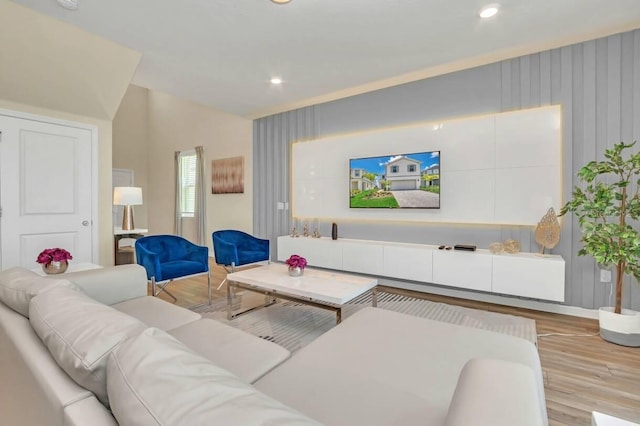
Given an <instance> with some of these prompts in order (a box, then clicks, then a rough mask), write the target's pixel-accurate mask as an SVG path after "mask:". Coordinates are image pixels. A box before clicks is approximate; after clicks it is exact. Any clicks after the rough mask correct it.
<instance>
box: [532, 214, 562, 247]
mask: <svg viewBox="0 0 640 426" xmlns="http://www.w3.org/2000/svg"><path fill="white" fill-rule="evenodd" d="M535 237H536V242H537V243H538V244H540V254H544V249H545V248H548V249H552V248H554V247H555V246H556V244H558V241H560V222H558V216H556V211H555V210H554V209H553V207H550V208H549V210H547V213H546V214H545V215H544V216H542V219H540V222H538V226H536V231H535Z"/></svg>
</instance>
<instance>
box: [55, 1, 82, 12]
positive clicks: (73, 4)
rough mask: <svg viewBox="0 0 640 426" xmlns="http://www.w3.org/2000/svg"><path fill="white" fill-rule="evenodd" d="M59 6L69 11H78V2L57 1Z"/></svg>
mask: <svg viewBox="0 0 640 426" xmlns="http://www.w3.org/2000/svg"><path fill="white" fill-rule="evenodd" d="M57 1H58V4H59V5H60V6H62V7H64V8H65V9H67V10H78V0H57Z"/></svg>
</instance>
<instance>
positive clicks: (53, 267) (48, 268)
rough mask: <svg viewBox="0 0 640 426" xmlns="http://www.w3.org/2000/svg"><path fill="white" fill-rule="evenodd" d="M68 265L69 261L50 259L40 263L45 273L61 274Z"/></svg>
mask: <svg viewBox="0 0 640 426" xmlns="http://www.w3.org/2000/svg"><path fill="white" fill-rule="evenodd" d="M68 267H69V262H67V261H66V260H63V261H61V262H58V261H55V260H52V261H51V262H49V263H43V264H42V270H43V271H44V273H45V274H47V275H55V274H62V273H63V272H64V271H66V270H67V268H68Z"/></svg>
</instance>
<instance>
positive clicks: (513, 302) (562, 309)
mask: <svg viewBox="0 0 640 426" xmlns="http://www.w3.org/2000/svg"><path fill="white" fill-rule="evenodd" d="M378 283H379V284H380V285H385V286H388V287H396V288H401V289H405V290H413V291H419V292H422V293H432V294H437V295H440V296H449V297H457V298H460V299H468V300H475V301H478V302H486V303H494V304H496V305H505V306H514V307H517V308H524V309H531V310H534V311H542V312H550V313H553V314H562V315H571V316H574V317H582V318H591V319H598V310H597V309H586V308H580V307H577V306H570V305H561V304H558V303H551V302H541V301H539V300H531V299H523V298H518V297H513V296H509V297H506V296H499V295H495V294H486V293H476V292H471V291H464V290H457V289H453V288H448V287H439V286H432V285H429V284H416V283H411V282H403V281H395V280H389V279H385V278H378Z"/></svg>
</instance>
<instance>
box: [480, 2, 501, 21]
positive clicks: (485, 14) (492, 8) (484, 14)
mask: <svg viewBox="0 0 640 426" xmlns="http://www.w3.org/2000/svg"><path fill="white" fill-rule="evenodd" d="M499 8H500V6H499V5H497V4H489V5H487V6H485V7H483V8H482V9H480V11H479V12H478V15H479V16H480V17H481V18H483V19H486V18H491V17H492V16H495V15H496V13H498V9H499Z"/></svg>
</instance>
